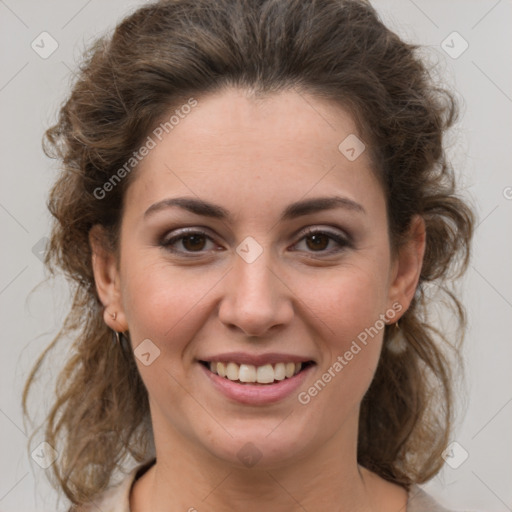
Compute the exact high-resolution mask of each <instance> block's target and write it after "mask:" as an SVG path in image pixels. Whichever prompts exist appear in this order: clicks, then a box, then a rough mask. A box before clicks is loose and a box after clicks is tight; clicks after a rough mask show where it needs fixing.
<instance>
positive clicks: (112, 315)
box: [110, 311, 117, 320]
mask: <svg viewBox="0 0 512 512" xmlns="http://www.w3.org/2000/svg"><path fill="white" fill-rule="evenodd" d="M110 316H111V317H112V320H115V319H116V318H117V311H114V312H113V313H110Z"/></svg>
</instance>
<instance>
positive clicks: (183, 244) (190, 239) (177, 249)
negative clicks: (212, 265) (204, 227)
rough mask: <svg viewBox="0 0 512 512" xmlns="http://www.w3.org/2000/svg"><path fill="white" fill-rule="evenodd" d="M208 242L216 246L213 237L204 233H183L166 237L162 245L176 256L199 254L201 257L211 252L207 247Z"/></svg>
mask: <svg viewBox="0 0 512 512" xmlns="http://www.w3.org/2000/svg"><path fill="white" fill-rule="evenodd" d="M208 242H210V243H211V244H212V245H214V244H213V240H212V239H211V237H209V236H208V235H207V234H206V233H203V232H202V231H181V232H180V233H178V234H176V235H175V236H171V237H164V238H163V239H162V241H161V242H160V245H161V246H162V247H164V248H165V249H166V250H168V251H170V252H173V253H176V254H183V255H187V254H192V253H197V255H198V256H199V255H201V254H203V253H204V252H207V251H208V250H209V249H208V247H207V245H208ZM210 250H211V248H210Z"/></svg>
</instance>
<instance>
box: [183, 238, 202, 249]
mask: <svg viewBox="0 0 512 512" xmlns="http://www.w3.org/2000/svg"><path fill="white" fill-rule="evenodd" d="M181 239H182V245H183V247H184V248H185V249H186V250H187V251H198V250H199V251H200V250H201V249H203V248H204V246H205V237H204V236H203V235H187V236H184V237H182V238H181Z"/></svg>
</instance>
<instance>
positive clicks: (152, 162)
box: [127, 89, 378, 206]
mask: <svg viewBox="0 0 512 512" xmlns="http://www.w3.org/2000/svg"><path fill="white" fill-rule="evenodd" d="M196 100H197V106H195V107H194V108H193V109H190V110H189V109H187V111H188V114H186V115H183V114H182V116H180V118H179V121H178V122H177V123H176V124H174V125H173V127H172V129H169V126H168V132H169V133H166V131H165V130H160V132H162V131H163V134H161V135H160V137H159V138H158V137H156V136H155V135H154V134H150V136H151V137H152V138H153V139H154V141H155V143H156V144H155V146H154V148H153V149H151V150H150V151H149V154H148V155H147V156H146V157H144V159H143V160H142V162H141V163H140V164H139V166H138V168H137V169H136V171H135V176H134V180H133V182H132V184H131V185H130V187H129V189H128V196H127V199H128V200H127V203H129V202H131V199H133V200H135V201H136V202H137V203H141V204H142V203H144V204H146V205H148V203H149V202H152V201H157V200H161V199H163V198H165V197H168V196H169V195H172V194H173V192H176V193H177V194H178V193H179V194H183V193H186V194H187V195H196V196H200V197H202V198H205V199H207V198H208V197H212V196H215V197H218V196H219V195H222V196H223V197H224V199H225V200H226V201H230V200H234V199H235V198H236V197H240V196H244V197H251V198H252V200H253V202H257V201H258V199H259V200H260V204H262V205H265V204H268V203H269V201H274V200H275V201H281V202H282V201H286V200H287V199H290V200H297V199H299V198H300V197H302V196H305V195H306V194H308V193H309V192H310V191H311V193H312V194H313V195H318V194H319V193H322V194H325V193H326V192H331V193H332V192H335V191H334V190H333V189H334V188H337V189H338V191H339V192H340V193H344V195H346V196H348V197H352V198H353V199H354V198H355V197H354V196H361V195H365V193H366V194H367V196H371V193H372V191H373V192H374V193H375V192H377V190H375V187H378V183H377V182H376V180H375V178H374V176H373V172H372V171H371V167H370V158H369V155H368V152H367V151H363V152H362V153H361V154H360V156H359V157H358V158H356V159H355V160H351V159H349V158H347V155H346V154H345V153H344V152H343V151H344V150H345V149H346V147H345V146H346V145H347V144H345V145H343V144H342V143H343V141H345V140H348V141H349V143H350V144H349V146H350V145H352V146H354V144H353V142H354V141H355V142H356V144H357V141H358V140H360V139H361V137H360V135H359V134H358V132H357V129H356V126H355V123H354V120H353V118H352V116H351V115H350V114H349V113H348V112H347V111H345V110H344V109H343V108H342V107H340V106H339V105H337V104H335V103H332V102H329V101H326V100H321V99H319V98H317V97H314V96H311V95H307V94H305V93H299V92H297V91H292V90H289V91H283V92H279V93H276V94H273V95H270V96H266V97H263V98H261V97H259V98H256V97H254V96H253V95H251V94H250V93H248V92H247V91H244V90H240V89H226V90H224V91H222V92H216V93H213V94H210V95H206V96H202V97H198V98H196ZM171 115H172V112H171V113H170V114H169V116H168V117H169V118H170V116H171ZM176 119H178V118H176ZM355 137H357V139H356V138H355ZM160 139H161V140H160ZM340 144H342V146H341V150H340ZM355 149H356V150H357V151H358V152H359V151H360V150H361V147H360V146H358V147H355ZM349 156H350V153H349ZM359 199H361V197H360V198H359ZM239 206H242V205H239ZM252 206H254V204H253V205H252Z"/></svg>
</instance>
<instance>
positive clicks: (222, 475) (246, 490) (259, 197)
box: [91, 89, 425, 512]
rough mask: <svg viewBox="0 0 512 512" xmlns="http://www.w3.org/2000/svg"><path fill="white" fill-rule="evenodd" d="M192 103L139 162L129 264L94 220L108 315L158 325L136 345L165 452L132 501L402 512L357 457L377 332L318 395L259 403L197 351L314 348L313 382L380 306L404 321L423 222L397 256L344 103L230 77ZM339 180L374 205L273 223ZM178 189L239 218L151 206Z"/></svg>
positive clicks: (124, 322) (138, 330)
mask: <svg viewBox="0 0 512 512" xmlns="http://www.w3.org/2000/svg"><path fill="white" fill-rule="evenodd" d="M198 101H199V104H198V106H197V107H196V108H195V109H194V110H193V111H192V113H190V114H189V115H188V116H187V117H186V118H185V119H183V120H181V121H180V123H179V125H177V126H176V127H175V128H174V129H173V131H172V132H170V133H169V135H167V136H166V137H165V138H164V139H163V140H162V141H161V142H159V143H158V144H157V146H156V147H155V148H154V149H152V150H151V151H150V153H149V155H148V156H146V157H145V158H144V160H143V161H142V162H141V164H140V166H139V168H138V169H137V170H136V171H134V172H136V174H135V175H134V176H133V178H134V179H133V181H132V183H131V184H130V186H129V187H128V189H127V192H126V197H125V209H124V211H123V217H122V225H121V239H120V259H119V265H117V263H116V258H115V256H114V255H113V254H109V253H108V252H105V251H104V250H103V249H102V247H101V245H100V244H99V243H98V238H97V237H96V236H95V235H100V236H101V230H100V228H99V227H96V228H95V229H94V230H93V231H92V232H91V244H92V246H93V251H94V256H93V265H94V273H95V279H96V285H97V290H98V294H99V296H100V299H101V301H102V303H103V304H104V306H105V315H104V318H105V322H106V323H107V324H108V325H109V326H110V327H111V328H112V329H115V330H117V331H129V334H130V339H131V343H132V345H133V347H134V348H135V347H137V346H138V345H139V344H140V343H141V342H142V341H143V340H145V339H150V340H151V341H152V342H153V343H154V344H155V345H156V346H157V347H158V348H159V350H160V355H159V357H158V358H156V359H155V360H154V362H152V364H150V365H149V366H145V365H143V364H142V363H141V362H140V361H139V360H138V359H136V361H137V364H138V368H139V371H140V374H141V377H142V379H143V381H144V383H145V385H146V387H147V390H148V394H149V401H150V411H151V419H152V423H153V430H154V438H155V446H156V456H157V463H156V464H155V465H154V466H153V467H152V468H151V469H150V470H148V471H147V472H146V473H145V474H144V475H143V476H142V477H141V478H140V479H139V480H138V481H137V482H136V483H135V485H134V487H133V489H132V493H131V495H130V505H131V509H132V511H134V512H148V511H152V512H160V511H162V512H163V511H166V512H174V511H185V510H190V509H191V508H192V507H195V509H197V510H198V511H200V512H207V511H208V512H209V511H219V510H240V509H243V510H244V511H245V512H253V511H260V510H269V511H279V512H288V511H290V512H291V511H297V510H307V511H308V512H315V511H320V510H322V511H323V510H327V509H328V510H331V511H351V512H367V511H376V510H378V511H379V512H396V511H398V510H405V506H406V501H407V495H406V491H405V490H404V489H403V488H401V487H399V486H397V485H395V484H392V483H390V482H387V481H385V480H383V479H382V478H380V477H378V476H377V475H376V474H374V473H372V472H370V471H368V470H366V469H365V468H362V467H360V466H359V465H358V464H357V458H356V446H357V431H358V415H359V408H360V403H361V400H362V398H363V396H364V394H365V392H366V390H367V389H368V387H369V385H370V383H371V380H372V377H373V375H374V373H375V369H376V366H377V363H378V360H379V356H380V352H381V348H382V338H383V330H380V331H379V333H378V335H376V336H375V337H373V338H372V339H371V341H370V342H369V343H368V344H367V346H365V347H364V348H363V349H362V350H361V351H360V352H359V353H358V354H357V356H355V357H354V358H353V359H352V360H351V361H350V362H349V363H348V364H347V365H346V366H345V367H344V368H343V371H341V372H340V373H339V374H338V375H337V376H336V377H335V378H333V379H332V380H331V382H330V383H329V384H328V385H327V386H325V388H324V389H323V390H322V391H321V392H320V393H318V395H317V396H315V397H314V398H313V399H312V400H311V401H310V403H308V404H307V405H302V404H301V403H299V402H298V400H297V393H292V395H291V396H289V397H287V398H285V399H283V400H281V401H279V402H277V403H275V404H271V405H265V406H249V405H243V404H239V403H236V402H233V401H230V400H229V399H228V398H226V397H225V396H224V395H222V394H220V393H219V392H218V391H216V390H215V389H214V388H213V386H212V385H211V383H210V382H209V379H208V378H206V376H205V375H204V374H203V371H202V368H201V367H200V366H199V363H198V362H197V361H196V359H204V358H205V356H207V355H209V356H211V355H214V354H218V353H221V352H228V351H244V352H249V353H253V354H260V353H265V352H286V353H292V354H297V355H303V356H306V357H308V358H310V359H314V360H315V361H316V363H317V364H316V366H315V367H314V368H313V371H312V372H311V374H310V375H309V376H308V379H307V382H306V384H305V385H304V386H301V388H300V390H299V391H303V390H307V389H308V388H309V387H310V386H311V385H312V384H313V383H314V382H315V381H317V380H318V379H319V378H320V377H321V375H322V374H323V373H324V372H326V371H327V369H328V368H329V367H331V366H332V365H333V363H334V361H335V360H336V358H337V356H338V355H343V354H344V353H345V352H346V351H347V350H348V349H349V348H350V345H351V343H352V341H353V340H355V339H356V338H357V335H358V334H359V333H360V332H362V331H364V329H365V328H368V327H370V326H373V325H374V324H375V322H376V320H377V319H378V318H379V315H382V314H384V313H385V312H386V311H387V310H389V309H390V308H392V307H393V304H395V305H396V304H399V305H400V306H401V308H402V310H401V313H399V314H397V315H396V316H395V317H394V318H393V319H392V320H390V321H389V322H388V323H394V322H396V321H397V320H398V318H399V316H400V315H401V314H403V312H405V311H406V309H407V307H408V306H409V304H410V301H411V299H412V297H413V294H414V291H415V289H416V285H417V282H418V278H419V274H420V270H421V264H422V259H423V254H424V249H425V231H424V223H423V221H422V220H421V218H415V219H414V220H413V222H412V224H411V231H410V237H409V241H408V243H407V244H405V245H404V246H403V247H402V248H401V250H400V251H399V253H398V254H397V255H396V257H393V256H392V252H391V249H390V243H389V239H388V231H387V216H386V205H385V198H384V193H383V191H382V188H381V186H380V184H379V182H378V180H377V179H376V177H375V175H374V174H373V172H372V170H371V167H370V160H369V155H368V152H367V151H365V152H363V153H362V154H361V155H360V156H359V157H358V158H357V159H356V160H355V161H352V162H351V161H349V160H348V159H347V158H345V156H344V155H343V154H341V153H340V151H339V150H338V145H339V144H340V142H341V141H343V140H344V139H345V138H346V137H347V136H348V135H349V134H357V130H356V127H355V124H354V122H353V119H352V118H351V116H350V115H349V114H348V113H347V112H346V111H345V110H343V109H342V108H340V107H339V106H337V105H335V104H333V103H330V102H327V101H326V100H321V99H318V98H316V97H314V96H310V95H307V94H305V93H300V94H299V93H298V92H295V91H292V90H289V91H285V92H280V93H278V94H275V95H272V96H269V97H266V98H264V99H255V98H254V97H252V96H251V95H250V94H249V93H248V92H247V91H242V90H238V89H226V90H223V91H222V92H217V93H215V94H211V95H208V96H203V97H200V98H198ZM333 195H338V196H343V197H346V198H349V199H351V200H352V201H355V202H357V203H358V204H359V205H361V206H362V207H363V208H364V213H362V212H359V211H356V210H353V209H348V208H340V207H338V208H335V209H330V210H324V211H321V212H316V213H311V214H309V215H306V216H303V217H299V218H296V219H293V220H289V221H281V220H279V217H280V214H281V212H282V211H283V210H284V208H285V207H286V206H288V205H289V204H290V203H293V202H295V201H298V200H301V199H308V198H312V197H323V196H333ZM178 196H186V197H191V198H196V199H197V198H200V199H203V200H207V201H209V202H212V203H215V204H217V205H220V206H222V207H223V208H225V209H227V210H228V211H229V212H230V213H231V215H232V218H231V219H229V220H219V219H212V218H209V217H205V216H201V215H197V214H194V213H191V212H188V211H186V210H184V209H181V208H178V207H169V208H162V209H159V210H158V211H155V212H154V213H153V214H150V215H147V216H144V212H145V211H146V210H147V209H148V208H149V207H150V206H151V205H153V204H155V203H157V202H159V201H162V200H163V199H167V198H171V197H178ZM184 227H194V228H196V229H198V230H201V231H203V232H205V233H206V235H207V236H208V237H211V240H210V239H208V238H200V239H199V241H197V240H196V242H195V245H194V243H190V240H188V243H187V241H184V240H183V239H181V240H178V241H177V242H175V243H174V248H175V249H176V250H178V251H181V255H179V254H175V253H172V252H171V251H170V250H169V248H165V247H163V246H162V245H161V244H160V242H161V240H162V238H164V237H166V236H167V238H169V233H172V234H173V235H174V234H178V233H177V231H178V230H179V229H181V228H184ZM307 227H310V228H315V229H318V230H322V229H323V230H327V231H329V232H332V233H338V234H341V235H342V236H343V235H344V234H346V233H348V234H349V235H350V236H351V238H352V240H353V243H352V245H348V246H338V245H337V243H336V242H335V241H334V240H331V239H329V238H327V239H321V241H320V242H318V243H319V246H320V247H319V246H318V245H315V244H314V243H313V241H312V240H311V237H306V236H305V233H303V231H304V228H307ZM247 236H251V237H253V238H254V239H255V240H256V241H257V242H258V244H259V245H260V246H261V248H262V249H263V252H262V254H261V255H260V256H259V257H258V258H257V259H256V260H255V261H254V262H252V263H247V262H246V261H245V260H244V259H243V258H241V257H240V256H239V255H238V254H237V253H236V248H237V246H238V245H239V244H240V243H241V242H242V241H243V240H244V239H245V237H247ZM184 244H185V245H184ZM318 247H319V248H318ZM339 247H341V250H340V251H339V252H335V251H336V249H337V248H339ZM194 250H195V251H196V252H193V251H194ZM187 251H188V252H187ZM197 251H198V252H197ZM197 254H199V256H197ZM114 312H115V313H116V317H115V319H114V318H113V316H112V315H113V313H114ZM248 442H251V443H253V444H254V445H255V446H256V447H257V448H258V450H259V452H260V453H261V455H262V457H261V459H260V460H259V461H258V463H257V464H256V465H255V466H253V467H251V468H248V467H246V466H244V464H242V462H241V461H240V460H239V458H238V457H237V453H238V451H239V450H240V449H241V448H242V447H243V446H244V445H245V444H246V443H248ZM302 507H303V508H302ZM192 510H193V509H192Z"/></svg>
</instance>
